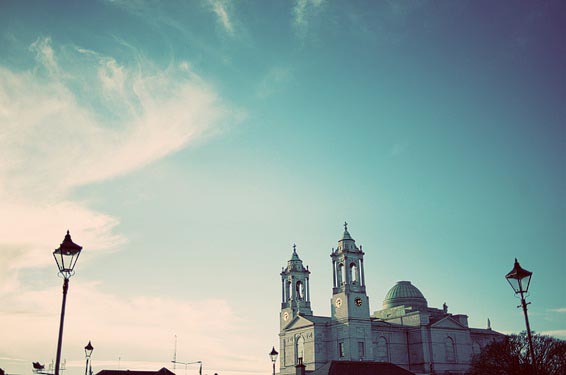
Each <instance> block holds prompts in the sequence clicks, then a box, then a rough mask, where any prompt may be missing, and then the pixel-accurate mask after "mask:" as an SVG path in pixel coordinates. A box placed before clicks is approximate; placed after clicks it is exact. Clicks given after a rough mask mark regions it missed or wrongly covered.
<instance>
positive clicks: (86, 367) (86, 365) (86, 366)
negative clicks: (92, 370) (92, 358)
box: [85, 357, 88, 375]
mask: <svg viewBox="0 0 566 375" xmlns="http://www.w3.org/2000/svg"><path fill="white" fill-rule="evenodd" d="M85 375H88V357H87V359H86V364H85Z"/></svg>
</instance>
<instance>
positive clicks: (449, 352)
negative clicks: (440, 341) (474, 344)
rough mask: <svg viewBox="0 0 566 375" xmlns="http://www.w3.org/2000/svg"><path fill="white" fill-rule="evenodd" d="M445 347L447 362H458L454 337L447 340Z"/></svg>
mask: <svg viewBox="0 0 566 375" xmlns="http://www.w3.org/2000/svg"><path fill="white" fill-rule="evenodd" d="M444 346H445V348H446V361H447V362H456V350H455V347H454V340H452V337H447V338H446V341H445V342H444Z"/></svg>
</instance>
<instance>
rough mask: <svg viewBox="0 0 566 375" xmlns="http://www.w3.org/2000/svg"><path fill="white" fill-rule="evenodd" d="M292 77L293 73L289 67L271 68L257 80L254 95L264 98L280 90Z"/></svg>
mask: <svg viewBox="0 0 566 375" xmlns="http://www.w3.org/2000/svg"><path fill="white" fill-rule="evenodd" d="M292 78H293V74H292V72H291V70H290V69H289V68H285V67H274V68H271V69H269V71H268V72H267V73H266V74H265V76H264V77H263V79H262V80H261V81H260V82H259V84H258V86H257V89H256V95H257V96H258V97H259V98H261V99H265V98H267V97H269V96H271V95H273V94H274V93H276V92H278V91H280V90H281V89H282V88H283V87H284V86H285V85H287V83H288V82H289V81H290V80H291V79H292Z"/></svg>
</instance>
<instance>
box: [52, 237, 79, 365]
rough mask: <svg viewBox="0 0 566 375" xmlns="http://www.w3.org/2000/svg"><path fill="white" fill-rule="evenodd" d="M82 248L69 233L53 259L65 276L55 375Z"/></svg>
mask: <svg viewBox="0 0 566 375" xmlns="http://www.w3.org/2000/svg"><path fill="white" fill-rule="evenodd" d="M82 249H83V248H82V246H79V245H77V244H76V243H74V242H73V241H72V240H71V235H70V234H69V231H67V235H65V239H64V240H63V242H62V243H61V246H59V248H57V249H55V251H54V252H53V257H54V258H55V261H56V262H57V267H58V268H59V273H60V274H61V276H63V279H64V281H63V303H62V304H61V321H60V322H59V341H58V342H57V357H56V359H55V375H59V365H60V364H61V344H62V342H63V323H64V321H65V304H66V302H67V290H68V289H69V278H70V277H71V276H73V275H74V274H75V271H73V270H74V268H75V264H76V263H77V259H79V255H80V254H81V250H82Z"/></svg>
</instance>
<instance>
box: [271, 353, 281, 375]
mask: <svg viewBox="0 0 566 375" xmlns="http://www.w3.org/2000/svg"><path fill="white" fill-rule="evenodd" d="M278 354H279V353H277V350H275V346H274V347H273V349H271V353H269V358H271V362H272V363H273V375H275V362H276V361H277V355H278Z"/></svg>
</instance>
